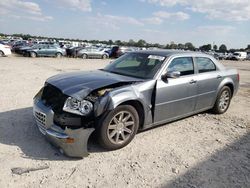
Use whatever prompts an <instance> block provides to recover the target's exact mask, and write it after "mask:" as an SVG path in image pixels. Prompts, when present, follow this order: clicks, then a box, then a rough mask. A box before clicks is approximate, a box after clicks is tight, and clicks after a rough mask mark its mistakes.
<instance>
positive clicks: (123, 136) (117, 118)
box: [97, 105, 139, 150]
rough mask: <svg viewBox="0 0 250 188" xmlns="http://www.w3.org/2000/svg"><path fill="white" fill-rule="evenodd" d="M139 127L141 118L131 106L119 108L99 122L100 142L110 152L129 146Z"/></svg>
mask: <svg viewBox="0 0 250 188" xmlns="http://www.w3.org/2000/svg"><path fill="white" fill-rule="evenodd" d="M138 127H139V116H138V113H137V111H136V109H135V108H134V107H133V106H130V105H122V106H118V107H117V108H116V109H114V110H112V111H111V112H109V113H108V114H107V115H105V116H104V117H103V118H101V119H100V121H99V126H98V127H97V136H98V141H99V143H100V145H101V146H102V147H104V148H105V149H108V150H116V149H120V148H122V147H125V146H126V145H128V144H129V143H130V142H131V140H132V139H133V138H134V136H135V134H136V133H137V130H138Z"/></svg>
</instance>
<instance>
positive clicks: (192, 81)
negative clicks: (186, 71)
mask: <svg viewBox="0 0 250 188" xmlns="http://www.w3.org/2000/svg"><path fill="white" fill-rule="evenodd" d="M196 82H197V80H194V79H192V80H190V82H189V83H190V84H195V83H196Z"/></svg>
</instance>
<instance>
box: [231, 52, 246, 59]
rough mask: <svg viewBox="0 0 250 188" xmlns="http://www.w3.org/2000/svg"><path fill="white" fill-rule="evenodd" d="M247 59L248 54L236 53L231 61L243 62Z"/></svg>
mask: <svg viewBox="0 0 250 188" xmlns="http://www.w3.org/2000/svg"><path fill="white" fill-rule="evenodd" d="M246 58H247V52H234V53H233V56H232V57H231V60H237V61H243V60H245V59H246Z"/></svg>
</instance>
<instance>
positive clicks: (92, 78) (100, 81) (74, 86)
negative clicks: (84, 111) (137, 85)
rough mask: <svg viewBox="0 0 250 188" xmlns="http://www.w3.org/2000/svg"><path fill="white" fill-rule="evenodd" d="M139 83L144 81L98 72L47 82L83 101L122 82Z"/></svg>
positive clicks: (81, 72)
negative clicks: (94, 93) (105, 88)
mask: <svg viewBox="0 0 250 188" xmlns="http://www.w3.org/2000/svg"><path fill="white" fill-rule="evenodd" d="M137 81H142V79H138V78H133V77H128V76H122V75H118V74H113V73H109V72H105V71H101V70H96V71H88V72H85V71H78V72H72V73H64V74H58V75H56V76H52V77H50V78H49V79H48V80H47V81H46V82H47V83H49V84H51V85H53V86H55V87H57V88H58V89H60V90H61V91H62V92H63V93H64V94H66V95H69V96H72V97H75V98H77V99H83V98H84V97H86V96H87V95H88V94H89V93H90V92H92V91H93V90H96V89H98V88H102V87H106V86H109V85H112V84H116V83H120V82H125V83H126V82H128V83H131V82H137Z"/></svg>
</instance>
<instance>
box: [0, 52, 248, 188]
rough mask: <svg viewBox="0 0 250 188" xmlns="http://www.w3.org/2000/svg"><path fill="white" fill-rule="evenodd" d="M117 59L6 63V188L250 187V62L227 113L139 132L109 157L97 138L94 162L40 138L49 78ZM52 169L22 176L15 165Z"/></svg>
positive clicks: (2, 76)
mask: <svg viewBox="0 0 250 188" xmlns="http://www.w3.org/2000/svg"><path fill="white" fill-rule="evenodd" d="M108 61H109V60H105V61H104V60H82V59H67V58H63V59H54V58H36V59H31V58H24V57H13V56H12V57H6V58H0V85H1V91H0V167H1V168H0V187H4V188H5V187H39V186H40V187H192V188H196V187H197V188H198V187H220V188H223V187H249V185H250V133H249V128H250V113H249V111H250V62H246V61H245V62H223V63H224V64H225V65H226V66H231V67H236V68H238V70H239V72H240V75H241V88H240V91H239V92H238V94H237V96H236V97H235V98H234V99H233V100H232V103H231V107H230V108H229V110H228V112H227V113H225V114H223V115H212V114H209V113H202V114H198V115H195V116H192V117H189V118H186V119H183V120H180V121H176V122H174V123H169V124H167V125H165V126H160V127H157V128H154V129H152V130H149V131H145V132H142V133H140V134H138V135H137V136H136V137H135V139H134V140H133V142H132V143H131V144H129V145H128V146H127V147H125V148H123V149H120V150H117V151H112V152H107V151H104V150H102V149H101V148H100V147H98V145H97V143H96V142H95V141H94V139H92V140H91V142H90V144H89V148H90V151H91V154H90V155H89V157H87V158H84V159H81V160H76V159H71V158H67V157H65V156H63V155H62V154H60V153H59V151H58V150H57V149H55V148H53V147H52V146H51V145H50V144H49V143H48V142H47V141H46V140H45V139H44V137H43V136H42V135H41V134H40V132H39V131H38V129H37V128H36V126H35V122H34V120H33V117H32V97H33V96H34V95H35V94H36V92H37V91H38V90H39V89H40V88H41V87H42V86H43V83H44V81H45V79H46V78H48V77H50V76H52V75H55V74H59V73H62V72H70V71H77V70H90V69H97V68H101V67H103V66H105V65H106V64H108ZM44 166H48V167H49V168H48V169H44V170H40V171H31V172H29V173H25V174H23V175H15V174H13V173H12V171H11V169H12V168H15V167H22V168H37V167H44Z"/></svg>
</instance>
